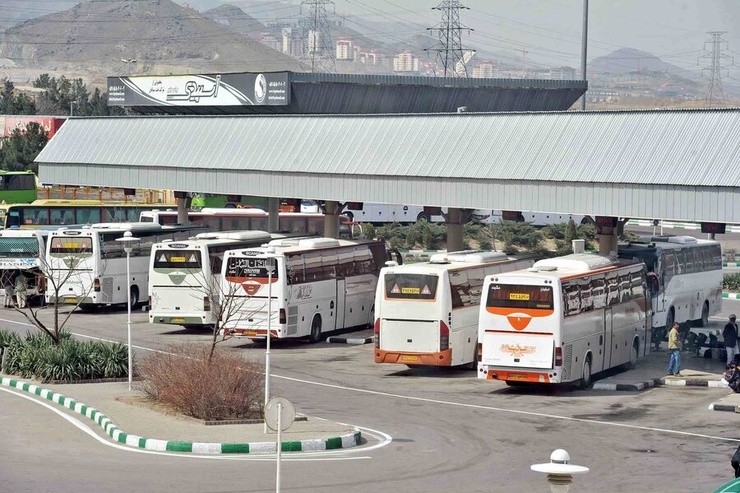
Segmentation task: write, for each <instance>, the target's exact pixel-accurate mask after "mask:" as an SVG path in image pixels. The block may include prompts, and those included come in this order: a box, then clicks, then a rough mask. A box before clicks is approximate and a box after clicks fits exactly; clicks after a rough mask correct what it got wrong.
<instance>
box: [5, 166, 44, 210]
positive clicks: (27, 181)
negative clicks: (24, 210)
mask: <svg viewBox="0 0 740 493" xmlns="http://www.w3.org/2000/svg"><path fill="white" fill-rule="evenodd" d="M37 198H38V179H37V178H36V174H35V173H34V172H33V171H4V170H0V201H1V202H3V203H5V204H30V203H31V202H33V201H34V200H36V199H37Z"/></svg>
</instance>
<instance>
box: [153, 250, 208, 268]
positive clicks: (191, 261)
mask: <svg viewBox="0 0 740 493" xmlns="http://www.w3.org/2000/svg"><path fill="white" fill-rule="evenodd" d="M201 266H202V264H201V257H200V251H199V250H160V251H158V252H157V253H156V254H155V257H154V268H155V269H198V270H200V268H201Z"/></svg>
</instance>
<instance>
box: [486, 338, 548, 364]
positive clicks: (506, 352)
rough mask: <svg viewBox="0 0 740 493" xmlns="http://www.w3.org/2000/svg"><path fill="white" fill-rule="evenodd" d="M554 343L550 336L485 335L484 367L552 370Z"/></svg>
mask: <svg viewBox="0 0 740 493" xmlns="http://www.w3.org/2000/svg"><path fill="white" fill-rule="evenodd" d="M553 354H554V342H553V338H552V336H550V335H540V334H536V335H535V334H532V335H530V334H513V333H512V334H507V333H501V332H488V331H487V332H485V333H484V334H483V358H482V361H481V362H482V363H483V364H484V365H491V366H502V367H515V368H543V369H544V368H552V367H553Z"/></svg>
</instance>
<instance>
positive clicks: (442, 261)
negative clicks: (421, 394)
mask: <svg viewBox="0 0 740 493" xmlns="http://www.w3.org/2000/svg"><path fill="white" fill-rule="evenodd" d="M533 263H534V260H532V259H517V258H512V257H508V256H507V255H506V254H504V253H501V252H485V251H480V250H467V251H461V252H449V253H440V254H435V255H432V256H431V258H430V259H429V262H423V263H417V264H409V265H390V266H388V267H385V268H383V269H382V270H381V271H380V278H379V280H378V289H377V292H376V296H375V324H374V333H375V362H376V363H398V364H405V365H408V366H420V365H425V366H461V365H469V366H470V368H471V369H474V368H475V365H476V364H477V358H476V354H477V353H476V351H477V342H478V313H479V311H480V299H481V291H482V289H483V279H484V278H485V276H487V275H490V274H498V273H500V272H507V271H510V270H518V269H524V268H527V267H531V266H532V264H533Z"/></svg>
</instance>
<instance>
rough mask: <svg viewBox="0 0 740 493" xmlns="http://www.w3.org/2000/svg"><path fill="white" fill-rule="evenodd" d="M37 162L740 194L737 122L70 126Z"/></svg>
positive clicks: (411, 118)
mask: <svg viewBox="0 0 740 493" xmlns="http://www.w3.org/2000/svg"><path fill="white" fill-rule="evenodd" d="M36 161H37V162H38V163H39V164H40V165H41V168H40V169H41V173H40V174H41V178H42V180H44V181H46V182H50V183H62V182H63V181H62V180H61V178H63V177H61V176H55V173H54V167H53V166H47V165H53V164H55V163H74V164H79V165H83V164H96V163H103V164H106V165H110V166H126V167H132V168H146V167H151V166H156V167H159V168H172V169H179V170H181V169H192V170H196V169H206V170H233V171H239V172H244V171H261V172H279V173H319V174H329V175H355V176H368V177H369V176H374V175H390V176H396V177H405V176H408V177H423V178H435V179H442V178H443V179H456V178H465V179H473V180H516V181H555V182H599V183H615V184H617V183H621V184H645V185H653V184H666V183H670V184H680V185H688V186H720V187H735V186H738V185H740V167H739V166H738V164H739V163H740V110H738V109H728V110H682V111H624V112H558V113H497V114H473V113H460V114H434V115H353V116H341V115H332V116H317V115H314V116H249V117H234V116H210V117H203V116H169V117H144V116H142V117H121V118H110V117H106V118H72V119H69V120H68V121H67V122H66V123H65V125H64V126H62V128H61V129H60V131H59V132H58V133H57V134H56V135H55V136H54V138H52V139H51V141H50V142H49V143H48V144H47V146H46V147H45V148H44V150H43V151H42V152H41V154H40V155H39V156H38V158H37V159H36ZM45 173H49V175H50V176H45V175H44V174H45ZM91 184H92V183H91ZM157 186H159V187H162V188H167V184H165V183H161V184H158V185H157Z"/></svg>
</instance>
